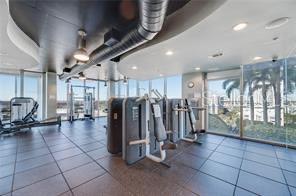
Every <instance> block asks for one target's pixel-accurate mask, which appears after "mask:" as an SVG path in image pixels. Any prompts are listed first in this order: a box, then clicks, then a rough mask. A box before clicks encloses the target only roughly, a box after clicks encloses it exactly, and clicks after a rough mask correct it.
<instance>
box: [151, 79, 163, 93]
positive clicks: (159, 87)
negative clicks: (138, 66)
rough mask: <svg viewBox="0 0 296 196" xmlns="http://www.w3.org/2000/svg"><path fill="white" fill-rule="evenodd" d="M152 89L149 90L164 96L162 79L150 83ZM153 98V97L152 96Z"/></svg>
mask: <svg viewBox="0 0 296 196" xmlns="http://www.w3.org/2000/svg"><path fill="white" fill-rule="evenodd" d="M151 84H152V87H151V90H152V89H154V90H158V92H159V93H160V94H161V95H164V79H163V78H159V79H155V80H152V81H151ZM152 96H154V95H152Z"/></svg>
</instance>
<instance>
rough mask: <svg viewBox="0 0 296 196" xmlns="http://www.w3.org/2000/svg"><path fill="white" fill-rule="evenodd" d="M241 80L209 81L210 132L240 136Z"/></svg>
mask: <svg viewBox="0 0 296 196" xmlns="http://www.w3.org/2000/svg"><path fill="white" fill-rule="evenodd" d="M239 85H240V79H239V78H233V79H226V80H209V81H208V99H207V101H208V130H209V131H211V132H219V133H225V134H233V135H237V134H239V127H240V90H239V89H240V86H239Z"/></svg>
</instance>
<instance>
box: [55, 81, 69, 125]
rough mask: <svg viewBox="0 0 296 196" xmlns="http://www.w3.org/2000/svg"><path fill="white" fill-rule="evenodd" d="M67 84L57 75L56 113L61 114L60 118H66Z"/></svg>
mask: <svg viewBox="0 0 296 196" xmlns="http://www.w3.org/2000/svg"><path fill="white" fill-rule="evenodd" d="M67 85H68V84H67V83H65V82H64V81H61V80H60V79H59V77H57V115H59V116H61V118H62V120H67V119H68V117H67V112H68V105H67Z"/></svg>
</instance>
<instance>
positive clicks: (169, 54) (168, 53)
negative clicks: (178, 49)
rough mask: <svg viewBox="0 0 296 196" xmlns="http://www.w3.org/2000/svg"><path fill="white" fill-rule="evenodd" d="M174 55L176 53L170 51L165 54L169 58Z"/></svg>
mask: <svg viewBox="0 0 296 196" xmlns="http://www.w3.org/2000/svg"><path fill="white" fill-rule="evenodd" d="M173 54H174V52H173V51H171V50H168V51H167V52H166V53H165V55H167V56H172V55H173Z"/></svg>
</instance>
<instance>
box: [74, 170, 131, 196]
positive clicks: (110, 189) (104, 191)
mask: <svg viewBox="0 0 296 196" xmlns="http://www.w3.org/2000/svg"><path fill="white" fill-rule="evenodd" d="M73 193H74V195H75V196H85V195H88V196H97V195H98V194H101V195H112V196H124V195H132V194H131V193H130V192H129V191H128V190H127V189H126V188H125V187H123V186H122V185H121V184H120V183H119V182H117V181H116V180H115V179H114V178H113V177H112V176H110V175H109V174H107V173H106V174H104V175H102V176H100V177H98V178H95V179H93V180H91V181H89V182H87V183H85V184H83V185H81V186H78V187H77V188H75V189H73Z"/></svg>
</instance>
